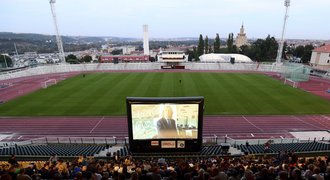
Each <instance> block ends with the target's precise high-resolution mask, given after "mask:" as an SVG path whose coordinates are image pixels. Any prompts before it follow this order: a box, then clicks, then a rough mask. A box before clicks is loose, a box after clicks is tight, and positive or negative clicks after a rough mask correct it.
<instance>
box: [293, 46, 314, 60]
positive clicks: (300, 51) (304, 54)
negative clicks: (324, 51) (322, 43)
mask: <svg viewBox="0 0 330 180" xmlns="http://www.w3.org/2000/svg"><path fill="white" fill-rule="evenodd" d="M313 49H314V47H313V45H311V44H309V45H306V46H302V45H300V46H298V47H296V49H295V50H294V51H293V55H294V56H296V57H300V58H301V60H302V62H303V63H308V62H309V61H310V59H311V56H312V50H313Z"/></svg>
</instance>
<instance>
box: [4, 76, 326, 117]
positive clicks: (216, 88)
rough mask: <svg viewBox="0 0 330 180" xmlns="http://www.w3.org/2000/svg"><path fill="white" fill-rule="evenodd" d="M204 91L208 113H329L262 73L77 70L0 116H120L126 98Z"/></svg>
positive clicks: (314, 99) (317, 101)
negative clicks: (79, 71) (65, 78)
mask: <svg viewBox="0 0 330 180" xmlns="http://www.w3.org/2000/svg"><path fill="white" fill-rule="evenodd" d="M127 96H136V97H186V96H204V98H205V112H204V114H206V115H278V114H283V115H287V114H330V108H329V107H330V101H328V100H324V99H322V98H320V97H318V96H315V95H312V94H310V93H307V92H304V91H303V90H300V89H295V88H292V87H291V86H288V85H283V83H282V82H280V81H278V80H275V79H273V78H270V77H268V76H266V75H262V74H242V73H240V74H239V73H201V72H200V73H198V72H171V73H170V72H166V73H160V72H155V73H151V72H149V73H145V72H144V73H132V72H131V73H95V74H87V75H86V76H85V77H83V75H77V76H75V77H72V78H69V79H67V80H64V81H61V82H59V83H58V84H56V85H53V86H51V87H49V88H47V89H40V90H39V91H36V92H34V93H31V94H28V95H26V96H22V97H19V98H17V99H14V100H11V101H9V102H6V103H5V104H2V105H0V116H119V115H120V116H122V115H126V97H127Z"/></svg>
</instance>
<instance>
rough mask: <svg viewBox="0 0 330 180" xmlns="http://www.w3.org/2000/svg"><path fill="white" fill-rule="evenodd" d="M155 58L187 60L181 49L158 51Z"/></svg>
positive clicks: (175, 60) (162, 60) (169, 61)
mask: <svg viewBox="0 0 330 180" xmlns="http://www.w3.org/2000/svg"><path fill="white" fill-rule="evenodd" d="M157 60H158V61H159V62H168V63H171V62H174V63H178V62H187V61H188V55H186V54H185V53H184V52H183V51H175V50H173V51H172V50H166V51H160V52H159V54H158V55H157Z"/></svg>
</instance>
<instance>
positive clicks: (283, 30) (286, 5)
mask: <svg viewBox="0 0 330 180" xmlns="http://www.w3.org/2000/svg"><path fill="white" fill-rule="evenodd" d="M284 6H285V7H286V8H285V15H284V22H283V29H282V36H281V40H280V44H279V46H278V51H277V57H276V64H277V65H279V64H281V59H282V52H283V44H284V32H285V27H286V20H287V19H288V17H289V15H288V10H289V6H290V0H285V1H284Z"/></svg>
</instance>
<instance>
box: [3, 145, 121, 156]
mask: <svg viewBox="0 0 330 180" xmlns="http://www.w3.org/2000/svg"><path fill="white" fill-rule="evenodd" d="M105 148H106V145H84V144H83V145H82V144H48V145H26V146H14V147H3V148H1V149H0V155H11V154H16V155H19V156H26V155H27V156H50V155H52V154H56V155H59V156H79V155H86V156H94V155H95V154H98V153H99V152H100V151H103V150H105ZM123 155H124V153H123Z"/></svg>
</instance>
